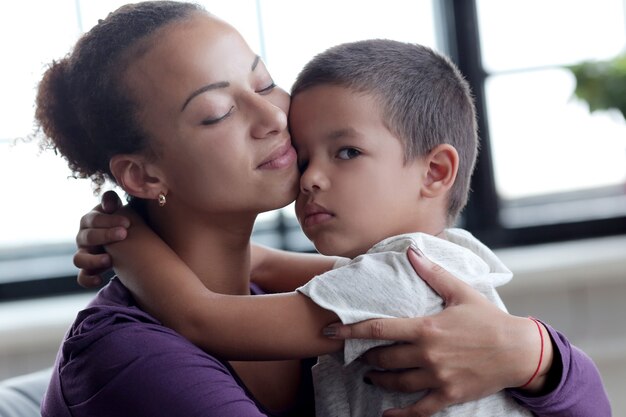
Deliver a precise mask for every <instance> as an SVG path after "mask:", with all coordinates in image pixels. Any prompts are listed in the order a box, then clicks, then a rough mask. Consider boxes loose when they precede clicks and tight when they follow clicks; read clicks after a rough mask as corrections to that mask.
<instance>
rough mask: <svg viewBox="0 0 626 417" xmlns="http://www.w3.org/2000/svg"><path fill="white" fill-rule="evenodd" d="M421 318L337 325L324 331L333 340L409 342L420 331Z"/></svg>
mask: <svg viewBox="0 0 626 417" xmlns="http://www.w3.org/2000/svg"><path fill="white" fill-rule="evenodd" d="M420 322H421V321H420V319H419V318H393V319H372V320H366V321H361V322H359V323H354V324H349V325H342V324H341V323H336V324H332V325H330V326H328V327H327V328H325V329H324V334H325V335H326V336H328V337H330V338H333V339H378V340H394V341H409V340H413V339H415V338H416V336H417V335H418V334H419V331H420Z"/></svg>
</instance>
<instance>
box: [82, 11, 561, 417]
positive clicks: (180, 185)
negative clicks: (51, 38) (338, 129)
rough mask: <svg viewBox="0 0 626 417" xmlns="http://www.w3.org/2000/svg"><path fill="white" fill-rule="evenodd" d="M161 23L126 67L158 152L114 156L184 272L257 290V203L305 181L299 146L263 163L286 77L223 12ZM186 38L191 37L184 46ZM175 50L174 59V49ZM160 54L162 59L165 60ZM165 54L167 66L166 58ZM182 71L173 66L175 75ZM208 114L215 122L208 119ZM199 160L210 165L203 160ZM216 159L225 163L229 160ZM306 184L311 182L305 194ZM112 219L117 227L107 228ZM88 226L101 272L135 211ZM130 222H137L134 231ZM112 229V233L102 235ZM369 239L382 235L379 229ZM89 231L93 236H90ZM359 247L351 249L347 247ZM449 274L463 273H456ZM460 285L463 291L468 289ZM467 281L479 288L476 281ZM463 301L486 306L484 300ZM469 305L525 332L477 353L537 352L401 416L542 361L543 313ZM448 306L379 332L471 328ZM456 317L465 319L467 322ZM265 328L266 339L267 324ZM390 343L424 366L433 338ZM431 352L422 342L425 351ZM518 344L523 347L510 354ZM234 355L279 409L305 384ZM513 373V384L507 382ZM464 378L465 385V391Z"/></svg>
mask: <svg viewBox="0 0 626 417" xmlns="http://www.w3.org/2000/svg"><path fill="white" fill-rule="evenodd" d="M161 34H162V35H163V36H161V37H160V38H159V43H158V44H157V45H156V46H155V47H154V48H153V49H151V50H150V51H149V52H148V53H147V54H146V55H145V56H143V57H142V59H141V60H139V61H137V62H136V63H135V64H134V65H132V66H131V68H130V69H129V71H128V73H127V74H126V76H125V80H126V84H127V86H128V88H129V89H130V91H131V93H132V94H133V96H134V97H135V100H136V101H137V102H138V103H139V104H140V108H141V113H140V114H141V121H142V126H144V127H145V128H146V129H147V130H148V131H149V133H151V135H152V137H153V138H154V141H155V145H156V149H157V151H158V153H157V155H158V157H157V158H156V159H149V158H145V157H142V156H140V155H120V156H117V157H115V158H113V160H112V161H111V167H112V170H113V172H114V174H115V176H116V179H117V181H118V183H119V184H120V185H121V186H122V187H123V188H124V189H125V191H127V192H128V193H130V194H131V195H135V196H137V197H141V198H145V199H148V200H150V203H149V207H148V213H149V220H150V224H151V226H152V227H153V228H154V230H156V231H157V232H158V234H159V236H160V237H161V238H162V239H164V240H165V241H166V243H167V244H168V245H169V246H170V247H171V248H173V249H174V251H175V255H176V257H177V258H180V259H182V260H183V262H184V264H185V265H186V268H188V271H186V272H190V273H191V274H193V276H194V278H193V279H194V280H195V281H196V282H201V286H202V288H203V289H206V288H209V289H211V290H213V291H215V292H220V293H223V294H247V293H248V283H249V276H250V250H251V249H250V242H249V238H250V233H251V230H252V225H253V223H254V219H255V218H256V215H257V214H258V213H259V212H262V211H266V210H270V209H274V208H279V207H281V206H284V205H285V204H287V203H289V202H290V201H292V200H293V198H294V197H295V193H296V191H297V189H296V187H295V184H296V180H297V177H298V172H297V169H296V166H295V161H294V163H288V162H285V161H287V160H289V159H290V158H291V157H290V156H288V155H287V156H285V155H284V154H283V153H281V152H279V154H280V155H279V156H281V157H283V156H284V158H283V159H281V158H278V157H276V158H274V160H276V159H279V160H280V163H278V162H276V163H271V164H270V165H269V166H268V165H264V164H263V163H264V162H266V161H267V158H268V157H269V158H270V159H272V158H273V157H272V155H274V156H276V154H275V152H276V150H277V149H282V148H281V147H282V146H284V143H285V141H286V140H287V139H286V138H288V137H289V136H288V133H287V129H286V117H285V114H286V112H287V110H288V97H287V96H286V94H285V93H284V91H282V90H280V89H278V88H269V89H268V87H269V86H270V85H271V78H269V74H267V72H266V70H265V69H264V68H263V66H262V65H261V64H257V66H256V67H254V68H255V69H254V70H253V69H252V67H253V63H254V62H255V60H256V56H255V55H254V53H252V52H251V51H250V49H249V48H248V46H247V45H246V44H245V42H244V41H243V40H242V39H241V37H240V36H239V35H238V33H237V32H236V31H235V30H234V29H232V28H231V27H230V26H228V25H226V24H225V23H223V22H221V21H218V20H216V19H213V18H208V17H207V16H204V15H201V16H197V18H194V19H192V20H191V21H189V22H185V23H183V24H176V25H174V26H171V27H168V28H165V29H163V31H162V33H161ZM209 40H211V41H210V42H209ZM213 43H214V44H215V45H213ZM181 44H185V45H186V47H185V48H180V47H179V46H180V45H181ZM213 46H215V48H214V47H213ZM185 51H186V52H185ZM172 56H175V57H176V59H171V57H172ZM157 62H158V64H159V65H156V63H157ZM164 62H167V63H168V65H167V66H163V67H162V68H160V67H159V66H160V65H162V64H163V63H164ZM183 62H185V64H184V65H183ZM214 62H220V66H216V65H214V64H212V63H214ZM222 68H224V69H226V68H227V69H228V71H225V70H224V71H221V69H222ZM172 74H173V75H175V76H171V75H172ZM183 80H184V81H183ZM223 82H228V83H229V85H228V86H227V87H223V88H222V87H219V88H215V89H210V90H207V91H204V92H203V93H200V94H198V95H194V93H195V92H197V91H199V89H201V88H203V87H204V86H207V85H210V84H214V83H223ZM192 96H193V97H192ZM190 97H192V98H191V99H190ZM185 103H186V105H185ZM183 107H184V109H183ZM203 121H214V123H210V124H208V125H203ZM225 126H227V127H225ZM224 138H227V139H228V140H224ZM287 153H288V152H287ZM218 155H219V156H218ZM191 167H194V168H193V169H192V168H191ZM198 167H201V169H196V168H198ZM215 167H219V171H218V170H217V169H215ZM213 169H215V170H213ZM218 174H219V175H218ZM217 178H219V180H218V179H217ZM303 184H305V183H303ZM233 189H236V190H238V193H232V190H233ZM198 190H200V191H198ZM160 192H165V193H166V194H167V200H168V203H167V205H166V206H165V207H162V208H159V207H157V205H156V199H157V197H158V194H159V193H160ZM305 193H306V192H305V191H303V193H302V194H305ZM214 196H220V198H217V197H214ZM109 201H112V200H109ZM106 204H107V203H106V200H105V205H106ZM108 204H109V205H112V203H108ZM102 219H105V220H102ZM113 225H114V226H116V227H114V228H112V229H109V226H113ZM82 226H85V228H84V230H83V231H81V233H84V234H83V235H82V236H81V235H80V234H79V237H78V238H77V241H78V243H79V246H83V248H84V250H83V251H82V252H79V254H77V261H80V259H81V256H82V257H83V258H82V259H97V261H90V262H91V264H90V267H92V268H91V272H92V273H94V272H95V271H97V270H98V268H99V267H106V265H107V262H109V258H108V257H107V255H104V256H102V255H100V256H99V257H96V258H91V257H89V252H97V246H98V245H99V244H100V243H95V244H94V243H93V242H94V240H95V242H102V243H104V242H110V241H111V240H117V239H123V238H124V237H125V234H126V233H128V232H127V230H128V229H127V227H128V226H130V221H129V219H128V218H126V217H125V216H119V217H108V216H104V217H102V216H100V217H99V216H97V215H96V214H93V213H92V214H91V217H89V216H87V217H86V218H84V219H83V223H82ZM90 227H91V229H90V230H89V228H90ZM132 229H133V228H132V227H131V229H130V230H131V231H132ZM89 233H91V234H92V236H91V237H90V236H88V235H86V234H89ZM310 233H311V235H312V236H313V235H314V234H315V233H314V230H311V231H310ZM95 235H98V236H95ZM111 235H112V236H111ZM103 236H104V237H105V239H104V240H98V239H102V237H103ZM371 239H375V237H373V236H372V237H371ZM82 242H86V244H85V245H82V244H81V243H82ZM191 242H194V244H193V245H192V244H191ZM320 244H321V242H320ZM341 245H343V244H341ZM341 245H338V246H341ZM341 247H343V246H341ZM331 250H332V249H331ZM350 250H351V249H349V250H348V251H346V252H345V253H346V254H349V251H350ZM342 253H343V252H342ZM152 256H154V253H152ZM116 258H117V257H116ZM152 259H154V258H152ZM77 264H78V263H77ZM326 265H327V264H326ZM116 266H118V265H116ZM326 268H327V266H326ZM428 276H429V273H428V272H425V273H424V277H428ZM196 277H198V278H199V279H200V281H198V278H196ZM221 277H228V279H223V278H221ZM450 280H451V282H454V281H453V278H450ZM454 285H456V283H455V284H454ZM433 287H435V285H433ZM435 288H438V287H435ZM454 288H455V290H459V291H460V290H461V289H462V287H454ZM448 290H449V288H448ZM449 291H451V290H449ZM468 292H469V293H471V290H468ZM451 293H454V291H451ZM140 298H141V297H140ZM238 298H240V297H238ZM261 298H263V297H261ZM444 298H445V297H444ZM142 299H143V298H142ZM146 299H150V297H147V298H146ZM146 299H144V300H146ZM463 301H464V302H466V301H467V302H468V303H469V304H471V305H473V306H474V307H476V306H477V303H476V300H469V301H468V300H467V299H463ZM202 302H203V303H204V302H206V300H202ZM465 306H466V307H467V304H466V305H465ZM470 311H473V312H474V313H478V312H480V313H482V314H487V316H492V317H494V320H493V321H492V323H493V327H490V328H487V327H485V328H484V329H483V330H484V331H485V335H486V337H487V338H489V337H493V338H494V339H495V338H496V337H497V336H500V335H502V334H504V333H506V331H504V329H513V328H515V329H516V330H517V331H516V332H515V335H516V337H517V339H516V340H515V342H517V343H511V344H512V345H514V346H511V347H510V349H511V350H509V351H507V353H506V354H503V353H502V352H501V350H500V347H502V346H503V344H502V343H501V342H500V344H496V345H495V346H496V348H493V344H490V343H488V344H485V346H482V349H483V350H482V352H479V349H475V350H473V351H468V352H467V355H472V358H474V357H476V358H479V357H485V356H488V357H490V358H492V359H493V358H494V357H497V358H501V359H502V361H501V362H502V364H503V365H506V364H508V363H509V362H510V359H511V358H512V357H516V358H524V357H529V360H528V361H527V362H524V361H516V366H515V367H512V366H511V365H508V367H503V368H502V369H507V371H508V372H509V373H508V374H507V375H506V377H503V376H502V375H498V374H497V372H494V373H493V374H490V375H489V377H491V378H483V379H485V380H486V383H485V385H484V386H481V387H480V388H475V389H472V387H469V388H468V387H467V385H468V384H467V382H466V381H467V378H465V379H463V380H462V381H460V382H459V384H457V385H454V384H453V381H452V380H450V379H446V378H444V377H439V378H431V379H430V382H429V384H431V385H428V386H429V387H431V388H433V392H437V387H433V385H432V384H433V383H435V382H436V383H437V384H441V386H445V387H446V390H444V391H442V392H443V393H444V394H443V395H439V396H433V395H429V396H427V397H425V399H428V398H431V400H430V402H427V401H426V400H425V399H424V400H422V401H420V403H418V404H416V405H415V408H413V409H411V410H405V411H403V413H404V414H403V415H428V413H432V412H435V411H437V410H438V409H441V408H443V407H444V406H446V405H447V404H451V403H453V402H459V401H461V400H470V399H475V398H479V397H481V396H483V395H486V394H488V393H491V392H494V391H497V390H499V389H502V388H503V387H504V386H516V385H515V384H517V385H520V384H522V383H523V382H525V381H524V379H525V378H527V375H529V374H531V373H532V371H533V370H534V366H535V364H536V360H535V358H532V359H530V357H531V355H529V353H530V352H531V351H532V352H534V351H535V350H536V340H535V339H536V328H534V327H533V326H534V324H533V323H526V322H527V321H528V320H525V319H519V318H512V317H511V316H508V315H506V314H505V313H502V312H499V310H497V308H495V307H494V306H491V305H488V306H483V305H480V306H479V309H474V310H471V309H470ZM446 312H448V314H446V315H445V316H440V317H438V318H437V319H430V320H429V321H420V320H417V319H416V320H415V321H413V322H411V326H404V327H402V326H400V327H401V328H402V329H403V332H402V334H398V333H397V332H398V329H399V328H398V327H397V326H396V325H392V324H386V325H385V326H384V329H390V330H385V331H384V332H379V331H378V330H376V331H375V334H376V335H377V336H380V337H383V338H387V337H389V338H392V339H394V340H405V339H407V340H410V341H413V340H417V339H418V338H419V337H420V336H421V335H423V334H424V332H425V331H428V330H429V329H431V330H432V329H433V328H436V327H437V326H441V328H445V329H449V330H454V329H456V330H459V331H462V330H465V333H467V330H466V325H465V321H464V320H465V317H464V316H466V314H465V312H462V313H459V312H458V309H456V310H446ZM479 317H481V320H482V317H485V315H482V316H481V315H480V314H479ZM520 320H523V323H522V321H520ZM332 321H333V317H332V316H327V318H326V319H324V320H322V322H323V324H321V325H322V326H323V325H326V324H329V323H330V322H332ZM479 322H480V320H479ZM396 323H397V322H396ZM458 323H462V324H463V325H462V326H459V325H458ZM315 325H316V326H320V323H317V322H316V324H315ZM398 325H399V324H398ZM364 326H368V325H364ZM433 326H435V327H433ZM446 326H447V327H446ZM319 328H320V327H317V329H319ZM380 328H381V327H380V326H379V325H374V327H354V328H349V329H354V330H353V333H348V334H351V335H353V336H354V335H356V336H359V337H366V336H368V335H367V332H368V331H370V330H371V329H380ZM340 329H342V330H340V331H339V332H338V333H337V336H338V337H344V336H346V330H345V328H340ZM368 329H370V330H368ZM407 332H408V333H407ZM459 334H461V335H463V334H462V333H459ZM264 336H265V338H266V339H267V334H265V335H264ZM369 336H371V334H370V335H369ZM398 336H401V337H398ZM466 337H467V338H468V339H471V335H466ZM433 340H434V341H436V340H438V339H436V338H434V339H433ZM319 343H321V344H325V345H324V346H326V347H324V348H323V349H330V350H333V349H336V348H337V346H338V344H337V341H334V342H332V341H331V342H330V343H329V342H328V341H323V340H321V339H320V340H319ZM333 343H334V344H333ZM439 347H440V346H439ZM529 347H530V348H529ZM323 349H322V350H323ZM389 349H390V348H388V349H387V350H379V351H377V352H388V353H387V354H385V355H378V356H377V354H376V353H375V352H374V353H372V354H371V355H368V356H367V358H368V360H370V361H371V362H372V363H376V362H377V361H380V363H381V364H383V365H386V366H385V367H391V368H394V367H396V368H399V367H400V366H397V365H398V363H400V362H401V361H408V358H411V359H412V361H413V362H411V363H412V364H413V365H411V366H415V358H420V357H422V356H420V353H419V350H420V349H425V348H423V347H416V346H413V351H411V352H410V355H408V354H407V352H399V351H398V350H389ZM489 349H491V350H489ZM487 351H488V352H487ZM391 352H393V353H391ZM427 352H428V351H427V350H424V355H426V354H427ZM456 352H459V349H457V350H456ZM511 352H513V354H514V355H515V356H507V354H508V355H511ZM464 354H465V352H464ZM535 354H536V352H535ZM423 357H427V355H426V356H423ZM381 358H386V359H381ZM394 358H395V360H394ZM435 362H436V360H434V359H432V360H426V361H424V363H425V364H433V363H435ZM459 362H461V361H460V360H457V361H455V362H454V363H455V364H456V363H459ZM546 363H549V361H546ZM234 365H235V368H236V369H237V371H238V373H239V374H240V376H242V379H243V380H244V381H245V382H246V385H247V386H248V387H249V388H250V389H251V391H252V392H253V393H254V394H255V396H256V397H257V398H258V399H259V400H260V401H261V402H263V403H265V404H266V405H268V407H269V408H280V407H282V406H284V405H286V404H288V403H289V401H290V400H292V398H293V387H295V386H297V380H298V379H299V374H298V373H297V370H296V368H297V366H296V365H297V363H296V362H293V361H279V362H260V363H259V362H247V363H245V364H243V363H239V362H237V363H235V364H234ZM390 365H391V366H390ZM437 366H438V367H435V368H436V369H438V370H440V374H441V375H452V373H451V372H447V371H448V370H450V369H452V367H451V366H449V367H448V368H446V365H443V363H438V365H437ZM402 367H404V366H402ZM427 369H428V368H427ZM417 372H419V370H418V371H417ZM498 372H499V371H498ZM422 373H425V372H422ZM501 373H504V372H501ZM399 375H406V374H403V373H401V374H399ZM457 375H460V374H459V373H457ZM272 376H276V377H275V378H272ZM463 376H464V377H467V376H466V375H463ZM496 376H497V378H496ZM372 379H373V380H374V381H375V382H377V383H380V384H381V385H385V384H388V385H391V384H392V383H391V382H390V381H396V382H395V383H396V384H397V383H398V382H397V381H401V380H398V379H395V380H393V379H390V378H386V377H384V376H382V375H380V374H372ZM406 380H409V379H406ZM410 380H411V381H413V382H412V383H413V384H414V385H412V386H411V385H410V384H407V383H400V384H401V385H402V387H404V388H415V389H419V385H420V384H423V383H415V381H418V379H414V378H411V379H410ZM503 380H506V383H507V384H509V383H510V384H511V385H502V384H503ZM473 385H478V384H473ZM461 387H463V390H461V391H459V390H460V389H461ZM458 392H461V394H458ZM450 393H455V394H454V395H452V394H450ZM420 407H421V408H420ZM416 413H419V414H416Z"/></svg>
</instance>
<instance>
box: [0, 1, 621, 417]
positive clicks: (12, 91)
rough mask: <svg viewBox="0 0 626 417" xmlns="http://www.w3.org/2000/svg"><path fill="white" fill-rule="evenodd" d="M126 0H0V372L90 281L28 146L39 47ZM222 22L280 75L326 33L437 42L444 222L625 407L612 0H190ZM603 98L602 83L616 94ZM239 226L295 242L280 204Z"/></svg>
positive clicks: (85, 199)
mask: <svg viewBox="0 0 626 417" xmlns="http://www.w3.org/2000/svg"><path fill="white" fill-rule="evenodd" d="M124 3H126V1H118V0H20V1H17V0H12V1H10V2H5V4H4V5H3V12H2V14H1V15H0V56H1V57H2V63H3V64H2V66H1V67H0V196H1V197H0V379H3V378H7V377H10V376H14V375H19V374H22V373H26V372H30V371H34V370H38V369H42V368H45V367H49V366H51V365H52V363H53V360H54V356H55V353H56V350H57V348H58V345H59V342H60V341H61V338H62V336H63V333H64V332H65V330H66V328H67V326H68V325H69V324H70V323H71V321H72V320H73V318H74V316H75V314H76V312H77V311H78V310H79V309H80V308H82V307H83V306H84V305H85V304H86V302H87V301H88V300H89V298H90V297H92V296H93V291H87V290H84V289H81V288H80V287H78V285H77V284H76V281H75V276H76V270H75V269H74V267H73V266H72V261H71V258H72V254H73V252H74V250H75V247H74V237H75V235H76V232H77V230H78V223H79V219H80V217H81V216H82V215H83V214H84V213H85V212H87V211H88V210H89V209H90V208H91V207H93V206H94V205H96V204H97V202H98V197H97V196H94V195H93V192H92V189H91V185H90V184H89V182H88V181H86V180H76V179H73V178H70V175H71V174H70V171H69V170H68V168H67V166H66V163H65V161H64V160H62V159H61V158H60V157H59V156H57V155H55V154H54V153H53V152H51V151H40V149H39V147H38V143H37V142H36V141H32V140H29V137H30V136H31V135H32V133H33V129H34V127H33V112H34V97H35V91H36V87H37V82H38V80H39V79H40V77H41V74H42V72H43V71H44V69H45V68H46V64H47V63H49V62H51V61H52V60H53V59H55V58H60V57H62V56H64V55H65V54H66V53H67V52H69V48H70V47H71V45H73V44H74V43H75V41H76V40H77V38H78V37H79V36H80V35H81V34H82V33H83V32H84V31H86V30H89V29H90V28H91V27H92V26H93V25H95V24H96V23H97V20H98V19H100V18H104V17H105V16H106V15H107V14H108V13H109V12H110V11H112V10H114V9H115V8H117V7H118V6H120V5H122V4H124ZM199 3H201V4H203V5H205V6H206V8H207V9H208V10H209V11H210V12H212V13H214V14H216V15H218V16H219V17H222V18H223V19H225V20H227V21H228V22H230V23H231V24H233V25H234V26H236V27H237V28H238V29H239V30H240V31H241V33H242V34H243V35H244V36H245V37H246V39H247V40H248V42H249V43H250V45H251V46H252V48H253V49H254V50H256V51H257V52H258V53H259V54H260V55H261V56H262V57H263V59H264V61H265V62H266V64H267V66H268V68H269V70H270V72H271V73H272V75H273V77H274V80H275V81H276V83H277V84H279V85H280V86H282V87H283V88H285V89H287V90H289V88H290V86H291V83H292V82H293V80H294V79H295V76H296V74H297V73H298V71H299V69H300V68H301V67H302V66H303V65H304V64H305V63H306V62H307V61H308V60H309V59H310V58H311V57H312V56H313V55H315V54H316V53H318V52H321V51H322V50H324V49H326V48H327V47H330V46H332V45H335V44H337V43H341V42H346V41H353V40H359V39H367V38H391V39H396V40H401V41H406V42H414V43H420V44H424V45H428V46H431V47H433V48H435V49H437V50H439V51H441V52H443V53H445V54H447V55H449V56H450V57H451V58H452V59H453V60H454V61H455V62H456V63H457V65H458V66H459V67H460V69H461V71H462V72H463V73H464V74H465V76H466V77H467V79H468V80H469V82H470V84H471V85H472V89H473V92H474V96H475V99H476V104H477V109H478V116H479V129H480V132H479V133H480V137H481V141H482V145H481V153H480V156H479V161H478V167H477V170H476V172H475V174H474V178H473V184H472V195H471V198H470V204H469V205H468V207H467V209H466V210H465V212H464V214H463V218H462V220H461V222H460V226H462V227H465V228H467V229H469V230H470V231H472V232H473V233H474V234H475V235H476V236H478V237H479V238H480V239H482V240H483V241H484V242H485V243H486V244H488V245H490V246H491V247H493V248H496V249H497V253H498V254H499V255H500V256H501V257H502V258H503V260H504V261H505V263H507V264H508V265H509V267H510V268H511V269H512V270H513V272H514V273H515V278H514V280H513V282H512V283H511V284H509V285H507V286H506V287H504V288H503V289H502V291H501V293H502V295H503V298H504V301H505V303H506V304H507V305H508V306H509V309H510V311H511V312H512V313H514V314H518V315H533V316H536V317H539V318H541V319H543V320H546V321H547V322H549V323H551V324H553V325H554V326H555V327H556V328H557V329H559V330H561V331H563V332H564V333H565V334H566V335H567V336H568V337H569V338H570V340H571V341H572V342H573V343H574V344H576V345H578V346H579V347H581V348H582V349H583V350H585V351H586V352H587V353H588V354H589V355H591V356H592V358H593V359H594V361H595V362H596V364H597V365H598V367H599V368H600V371H601V373H602V376H603V379H604V381H605V384H606V387H607V390H608V392H609V395H610V398H611V402H612V404H613V408H614V414H615V415H626V398H624V396H623V395H620V394H622V393H623V386H624V385H625V384H626V320H625V319H626V307H625V303H624V302H623V300H624V298H626V122H625V119H624V115H623V114H622V111H621V110H620V109H623V108H624V107H626V106H620V102H619V101H620V98H622V99H621V100H624V99H623V97H626V64H623V63H621V62H622V61H620V59H619V58H620V56H621V54H623V53H624V52H626V51H625V47H626V8H625V2H624V0H548V1H545V0H461V1H453V0H385V1H377V0H342V1H332V0H316V1H305V0H296V1H288V0H229V1H224V0H215V1H209V0H207V1H199ZM616 97H617V98H616ZM254 239H255V240H257V241H258V242H261V243H265V244H268V245H271V246H275V247H280V248H285V249H291V250H299V251H310V250H312V249H313V248H312V246H311V245H310V243H309V242H308V241H307V240H306V238H305V237H304V236H303V235H302V233H301V232H300V230H299V227H298V225H297V222H296V221H295V218H294V215H293V209H292V208H291V207H287V208H285V209H283V210H280V211H276V212H271V213H267V214H264V215H263V216H261V217H260V218H259V220H258V222H257V225H256V228H255V235H254Z"/></svg>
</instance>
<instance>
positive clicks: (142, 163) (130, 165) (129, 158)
mask: <svg viewBox="0 0 626 417" xmlns="http://www.w3.org/2000/svg"><path fill="white" fill-rule="evenodd" d="M109 169H110V170H111V173H112V174H113V176H114V177H115V180H116V181H117V183H118V185H119V186H120V187H121V188H122V189H123V190H124V191H126V192H127V193H128V194H130V195H132V196H134V197H139V198H143V199H147V200H155V199H158V196H159V194H160V193H165V194H167V191H168V188H167V185H166V184H165V182H164V177H163V175H162V173H161V171H160V169H158V168H157V167H156V166H154V164H152V163H150V162H148V161H147V160H146V158H145V157H143V156H141V155H115V156H114V157H113V158H111V160H110V161H109Z"/></svg>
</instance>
